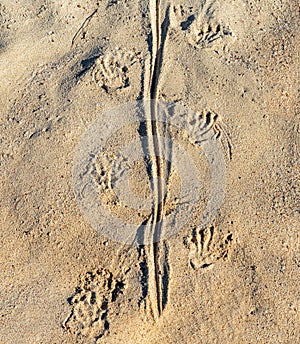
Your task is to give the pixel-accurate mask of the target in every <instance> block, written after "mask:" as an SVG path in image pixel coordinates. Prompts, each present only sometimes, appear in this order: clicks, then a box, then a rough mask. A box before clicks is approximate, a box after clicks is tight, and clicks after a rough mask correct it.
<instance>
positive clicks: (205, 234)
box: [185, 225, 233, 270]
mask: <svg viewBox="0 0 300 344" xmlns="http://www.w3.org/2000/svg"><path fill="white" fill-rule="evenodd" d="M232 241H233V238H232V234H231V233H227V234H226V235H222V234H221V233H220V232H219V231H218V228H216V227H215V226H214V225H210V226H208V227H207V228H204V229H200V230H199V229H198V228H195V229H194V231H193V234H192V235H191V237H189V238H188V239H187V240H186V241H185V245H186V247H187V248H188V249H189V263H190V266H191V267H192V268H193V269H194V270H198V269H206V268H211V267H213V265H214V264H215V263H217V261H219V260H221V259H226V258H228V255H229V252H230V249H231V244H232Z"/></svg>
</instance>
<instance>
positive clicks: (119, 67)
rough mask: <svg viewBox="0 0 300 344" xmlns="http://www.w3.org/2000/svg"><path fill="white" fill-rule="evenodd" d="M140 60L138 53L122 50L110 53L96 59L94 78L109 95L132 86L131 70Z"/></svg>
mask: <svg viewBox="0 0 300 344" xmlns="http://www.w3.org/2000/svg"><path fill="white" fill-rule="evenodd" d="M139 59H140V53H138V52H124V51H122V50H121V49H116V50H115V51H112V52H108V53H106V54H105V55H103V56H100V57H98V58H97V59H96V61H95V65H94V67H93V72H92V78H93V80H94V81H95V83H96V84H97V85H99V86H100V87H102V88H103V89H104V90H105V91H106V92H107V93H111V92H114V91H117V90H121V89H124V88H127V87H129V86H130V78H129V73H130V68H131V67H132V66H133V65H134V64H135V63H136V62H137V61H138V60H139Z"/></svg>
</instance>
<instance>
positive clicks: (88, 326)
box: [62, 269, 126, 344]
mask: <svg viewBox="0 0 300 344" xmlns="http://www.w3.org/2000/svg"><path fill="white" fill-rule="evenodd" d="M125 287H126V285H125V282H124V280H123V279H119V278H115V277H114V276H113V274H112V273H111V272H110V271H108V270H105V269H98V270H94V271H91V272H87V273H86V274H85V276H83V277H82V279H81V283H80V285H79V286H78V287H76V291H75V294H74V295H73V296H71V297H70V298H69V303H70V305H71V306H72V310H71V313H70V314H69V316H68V317H67V318H66V320H65V321H64V323H63V325H62V326H63V328H64V329H65V330H67V331H69V332H70V333H72V334H73V335H74V336H75V337H76V339H77V340H80V341H81V342H83V341H84V343H91V344H92V343H97V340H98V339H100V338H102V337H103V336H105V335H106V334H108V332H109V329H110V323H109V312H111V310H112V309H113V308H114V307H113V304H114V303H115V301H116V300H117V299H118V297H119V296H120V294H123V291H124V289H125Z"/></svg>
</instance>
